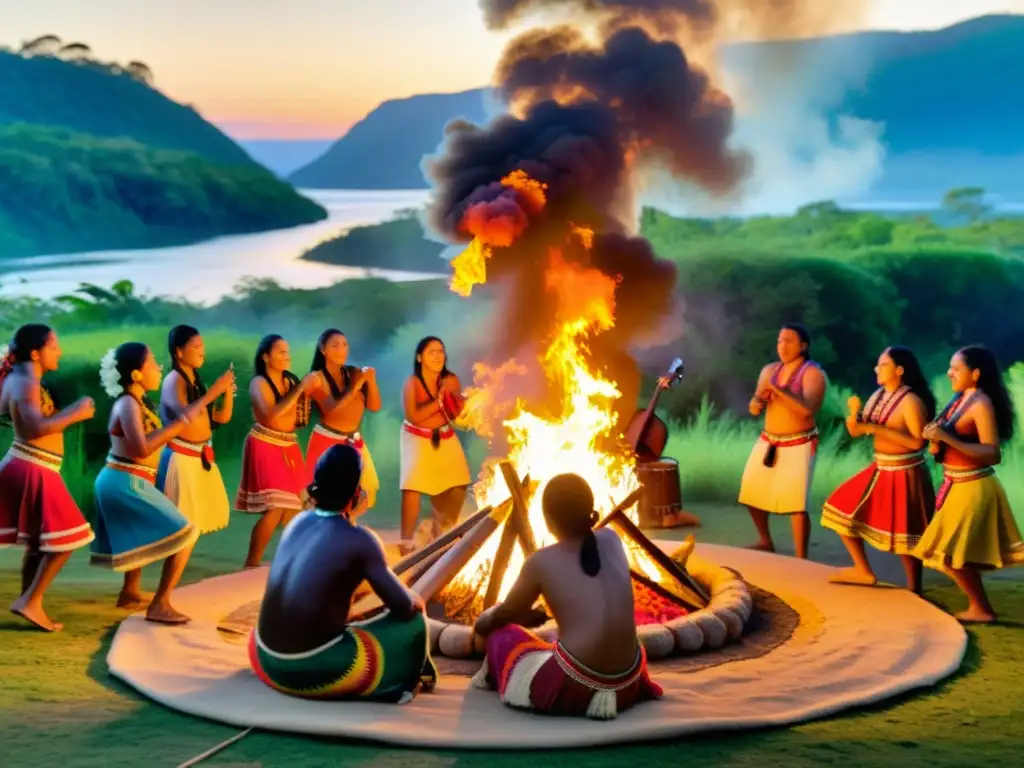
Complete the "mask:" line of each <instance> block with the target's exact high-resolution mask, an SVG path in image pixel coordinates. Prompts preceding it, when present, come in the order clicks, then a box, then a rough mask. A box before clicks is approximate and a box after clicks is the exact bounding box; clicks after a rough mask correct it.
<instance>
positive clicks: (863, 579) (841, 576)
mask: <svg viewBox="0 0 1024 768" xmlns="http://www.w3.org/2000/svg"><path fill="white" fill-rule="evenodd" d="M828 581H829V583H830V584H852V585H853V586H855V587H873V586H875V585H876V584H877V583H878V578H877V577H876V576H875V574H873V573H871V572H870V571H862V570H860V569H859V568H843V570H841V571H839V573H837V574H836V575H835V576H830V577H829V579H828Z"/></svg>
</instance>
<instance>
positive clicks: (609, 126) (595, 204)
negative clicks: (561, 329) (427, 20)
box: [424, 0, 861, 410]
mask: <svg viewBox="0 0 1024 768" xmlns="http://www.w3.org/2000/svg"><path fill="white" fill-rule="evenodd" d="M826 5H827V6H831V5H832V4H827V3H821V2H817V1H815V0H759V1H756V0H481V2H480V6H481V8H482V10H483V12H484V15H485V20H486V22H487V24H488V26H490V27H491V28H500V29H507V28H510V27H512V26H514V25H518V24H520V23H527V24H528V25H532V26H527V29H526V31H525V32H523V33H522V34H520V35H519V36H518V37H516V38H514V39H513V40H512V42H510V43H509V45H508V46H507V47H506V49H505V51H504V53H503V56H502V59H501V61H500V63H499V65H498V67H497V70H496V73H495V82H494V85H495V87H496V90H497V92H498V93H499V94H500V95H501V97H502V98H503V100H504V101H505V103H506V105H507V106H508V108H509V113H508V114H505V115H501V116H499V117H497V118H495V119H493V120H492V121H491V122H489V123H488V124H487V125H486V126H482V127H481V126H476V125H473V124H471V123H468V122H466V121H464V120H456V121H454V122H452V123H450V124H449V125H448V126H447V127H446V132H445V133H446V136H445V143H444V145H443V146H442V149H441V151H440V153H439V154H438V155H436V156H434V157H433V158H430V159H428V161H427V162H425V163H424V170H425V172H426V174H427V176H428V178H430V179H431V180H432V182H433V188H434V189H433V197H432V201H431V203H430V205H429V207H428V212H427V219H428V221H427V223H428V225H429V227H430V228H431V229H432V230H433V231H434V232H436V233H437V234H438V235H440V236H441V237H443V238H444V239H445V240H447V241H448V242H451V243H462V244H469V243H470V242H472V247H470V248H469V249H468V250H467V251H466V252H465V253H464V254H463V256H462V257H460V258H461V259H462V263H461V264H458V265H456V267H457V268H456V277H457V278H458V277H459V276H460V274H461V277H462V278H465V279H463V280H462V283H461V284H460V285H458V286H457V285H456V284H455V283H456V282H457V281H453V290H456V291H457V292H459V293H463V294H468V293H469V292H470V291H471V290H472V286H473V285H474V284H480V283H485V282H486V283H487V286H488V287H487V291H488V293H489V295H490V296H491V297H492V298H494V299H495V300H496V301H497V309H496V312H495V317H496V318H500V321H497V322H494V323H493V329H492V330H493V332H494V334H495V336H494V337H493V338H489V339H488V342H489V344H490V348H489V350H488V354H487V355H486V356H485V360H486V362H487V363H489V364H490V365H492V366H496V365H499V364H501V363H504V362H506V361H507V360H509V359H510V358H512V357H515V356H519V359H525V358H523V355H524V352H526V353H527V357H528V353H530V352H533V353H534V354H535V353H537V352H539V351H541V350H542V349H543V345H544V344H545V341H546V340H547V339H549V338H550V336H551V334H552V332H553V331H554V330H555V329H556V328H557V327H558V326H559V323H561V322H564V320H565V317H566V315H567V313H568V314H572V313H574V312H575V313H582V314H583V315H584V316H587V317H588V318H590V319H591V320H592V322H593V327H594V328H595V329H599V330H600V331H601V332H600V333H598V334H596V335H592V336H591V337H590V339H589V340H588V345H589V352H590V354H591V359H592V364H593V365H594V367H595V368H596V369H597V370H600V371H603V372H604V373H605V375H608V376H609V377H610V378H612V379H613V380H614V381H615V382H616V383H617V384H618V386H619V388H620V390H621V392H622V400H621V404H622V407H624V408H625V407H629V408H630V410H631V404H632V403H635V402H636V396H637V394H638V391H639V371H638V369H637V367H636V363H635V361H634V360H633V358H632V356H631V350H633V349H635V348H636V346H637V345H638V344H639V343H651V341H652V340H660V341H665V338H664V336H665V334H664V333H663V331H664V329H665V327H666V325H668V326H675V327H676V331H675V332H670V333H669V334H668V337H669V338H671V337H673V336H674V335H677V333H678V327H679V326H680V325H681V310H680V308H679V307H678V306H676V304H675V290H674V289H675V283H676V270H675V266H674V264H673V263H672V262H670V261H666V260H663V259H659V258H657V257H656V256H655V254H654V253H653V251H652V249H651V246H650V244H649V243H648V242H647V241H646V240H644V239H642V238H639V237H635V236H632V233H633V232H634V231H635V228H636V200H635V199H634V198H635V193H636V189H637V188H638V187H639V186H642V180H643V171H644V169H646V168H651V167H656V168H660V169H663V172H664V173H665V174H667V175H669V176H670V177H671V178H672V179H674V180H678V181H681V182H684V183H685V184H687V185H690V186H692V187H696V188H698V189H700V190H702V191H703V193H704V194H706V195H707V196H708V197H709V198H711V199H716V198H723V197H731V198H735V197H736V196H737V193H738V191H739V190H740V189H742V186H743V184H744V182H745V180H746V179H748V178H749V177H750V175H751V170H752V157H751V156H750V154H749V153H747V152H745V151H743V150H742V149H737V147H736V146H735V142H734V130H735V110H734V104H733V102H732V100H731V99H730V98H729V96H728V95H727V94H726V93H725V92H723V91H722V90H719V88H717V87H716V86H715V84H714V80H713V77H712V75H710V74H709V72H711V73H714V71H715V70H714V67H715V55H714V54H713V53H709V52H710V51H713V44H714V43H716V42H718V41H720V40H721V39H726V38H731V37H742V36H748V37H754V38H762V37H785V36H800V35H804V34H810V33H815V32H828V31H832V25H834V24H837V23H838V21H837V19H838V18H839V14H837V13H836V11H835V9H834V8H831V7H830V9H829V10H828V11H827V12H826V11H825V10H824V8H823V6H826ZM848 5H849V6H859V5H861V3H859V2H855V3H850V4H848ZM568 12H571V14H572V21H573V22H574V24H573V25H571V26H570V25H568V24H560V23H558V21H559V19H558V15H559V14H560V13H561V14H563V15H564V14H566V13H568ZM850 16H851V14H849V13H847V14H845V15H844V18H847V19H849V18H850ZM535 19H539V20H540V21H538V22H537V23H534V21H535ZM549 22H550V23H549ZM684 44H685V50H684ZM695 61H700V62H701V63H702V64H704V66H703V67H702V66H698V65H697V64H695ZM580 233H589V235H588V236H587V237H581V236H580ZM457 261H458V260H457ZM453 263H455V262H453ZM609 296H610V297H611V298H609ZM607 304H610V305H611V309H610V310H608V311H613V312H614V318H613V321H608V319H607V318H604V319H602V318H603V315H602V312H601V310H600V307H601V306H603V305H607ZM659 336H660V337H661V338H660V339H659ZM478 359H479V358H478ZM535 359H536V358H535ZM517 370H518V369H517ZM528 378H529V377H525V378H524V379H523V381H522V383H521V385H516V384H514V383H509V381H510V380H514V379H515V377H514V376H508V377H503V381H502V386H503V387H505V388H506V390H507V388H508V387H515V386H521V387H523V388H524V393H525V389H530V390H531V398H532V397H533V392H532V391H533V390H535V387H536V381H535V380H534V381H529V382H528V381H527V380H526V379H528ZM494 396H495V397H499V398H500V399H508V397H507V396H508V391H506V392H504V393H500V394H499V395H494ZM512 399H514V398H512Z"/></svg>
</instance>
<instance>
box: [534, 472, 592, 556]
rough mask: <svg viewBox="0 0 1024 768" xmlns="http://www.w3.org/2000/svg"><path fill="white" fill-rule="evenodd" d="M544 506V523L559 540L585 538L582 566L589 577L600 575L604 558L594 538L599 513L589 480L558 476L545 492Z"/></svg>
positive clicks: (570, 475)
mask: <svg viewBox="0 0 1024 768" xmlns="http://www.w3.org/2000/svg"><path fill="white" fill-rule="evenodd" d="M541 507H542V509H543V511H544V521H545V522H546V523H547V526H548V529H549V530H550V531H551V532H552V533H553V534H554V535H555V536H556V537H558V538H560V539H561V538H567V537H573V538H582V539H583V543H582V544H581V545H580V567H581V568H582V569H583V572H584V573H585V574H587V576H597V574H598V573H599V572H600V571H601V555H600V552H598V549H597V536H595V535H594V525H595V524H596V523H597V512H595V511H594V492H593V491H591V490H590V486H589V485H588V484H587V481H586V480H584V479H583V478H582V477H580V476H579V475H575V474H572V473H571V472H566V473H565V474H561V475H555V477H553V478H551V480H550V481H548V484H547V487H546V488H545V489H544V495H543V496H542V498H541Z"/></svg>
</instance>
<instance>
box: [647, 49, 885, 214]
mask: <svg viewBox="0 0 1024 768" xmlns="http://www.w3.org/2000/svg"><path fill="white" fill-rule="evenodd" d="M870 61H871V55H870V51H869V50H868V49H867V46H865V45H864V44H863V43H859V42H857V41H856V40H855V39H854V38H852V37H840V38H831V39H824V40H815V41H807V42H805V43H801V44H798V45H797V47H793V44H792V43H786V44H780V43H775V44H763V43H762V44H753V45H746V44H744V45H736V46H730V47H727V48H726V49H724V50H723V51H722V52H721V57H720V59H719V66H718V68H717V72H716V76H715V78H714V79H715V82H716V84H717V85H719V87H721V88H722V90H723V91H725V93H727V94H729V96H730V97H731V98H732V99H733V101H734V102H735V104H736V111H737V114H736V129H735V132H734V134H733V137H732V140H731V144H732V146H734V147H737V148H743V149H745V150H747V151H748V152H750V153H751V155H752V156H753V160H754V164H753V169H752V172H751V174H750V176H749V177H748V178H747V179H745V180H744V181H743V183H742V184H741V186H740V187H739V188H738V189H737V190H736V191H735V192H734V193H733V194H731V195H729V196H728V197H726V198H724V199H717V200H716V199H712V198H710V197H709V196H708V195H707V194H706V193H705V192H703V191H701V190H699V189H697V188H695V187H693V186H692V185H686V184H681V183H679V182H678V181H676V180H674V179H672V178H670V177H669V176H668V174H666V173H665V172H664V171H662V170H660V169H658V168H645V169H644V172H643V182H642V185H643V189H642V192H641V202H642V203H644V204H646V205H650V206H653V207H656V208H659V209H661V210H664V211H665V212H667V213H670V214H676V215H691V216H692V215H724V214H731V215H755V214H789V213H792V212H793V211H795V210H796V209H797V208H799V207H800V206H802V205H805V204H807V203H811V202H816V201H820V200H836V199H843V198H851V197H860V196H862V195H864V193H866V192H867V191H868V190H869V189H870V188H871V187H872V185H873V184H874V183H875V182H876V181H877V179H878V178H879V176H880V174H881V172H882V167H883V163H884V160H885V146H884V144H883V142H882V135H883V132H884V125H882V124H879V123H874V122H870V121H867V120H861V119H858V118H856V117H854V116H852V115H843V114H836V105H838V104H840V103H841V102H842V100H843V98H844V97H845V96H846V94H847V93H848V92H850V91H852V90H855V89H858V88H860V87H862V84H863V82H864V78H865V76H866V74H867V72H868V66H869V65H870Z"/></svg>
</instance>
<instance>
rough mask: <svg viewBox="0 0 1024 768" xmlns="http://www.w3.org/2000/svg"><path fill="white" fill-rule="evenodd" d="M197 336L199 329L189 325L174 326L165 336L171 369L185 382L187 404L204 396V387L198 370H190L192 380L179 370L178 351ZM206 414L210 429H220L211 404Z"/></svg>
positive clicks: (167, 415)
mask: <svg viewBox="0 0 1024 768" xmlns="http://www.w3.org/2000/svg"><path fill="white" fill-rule="evenodd" d="M198 335H199V329H197V328H193V327H192V326H191V325H176V326H174V327H173V328H171V331H170V333H168V334H167V353H168V354H169V355H170V356H171V368H172V369H173V370H175V371H177V373H178V375H179V376H180V377H181V380H182V381H183V382H185V399H186V400H187V401H188V402H189V403H194V402H195V401H196V400H199V399H201V398H202V397H203V395H205V394H206V385H205V384H204V383H203V380H202V378H201V377H200V375H199V369H198V368H193V369H192V377H193V378H192V379H189V377H188V376H186V375H185V372H184V371H183V370H181V366H180V365H179V364H178V350H179V349H181V348H183V347H184V346H185V345H186V344H188V343H189V342H190V341H191V340H192V339H194V338H195V337H196V336H198ZM206 412H207V413H208V414H209V415H210V428H211V429H217V428H218V427H220V426H221V425H220V424H219V423H217V422H216V421H214V420H213V403H210V404H209V405H207V406H206ZM169 416H170V414H166V415H165V418H166V417H169Z"/></svg>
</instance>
